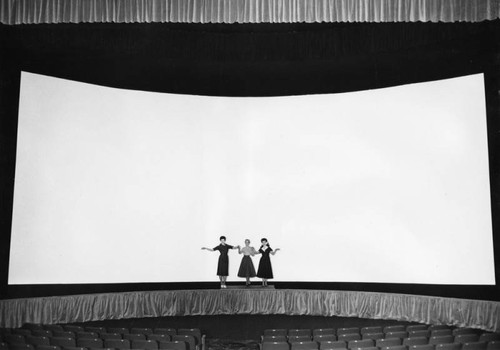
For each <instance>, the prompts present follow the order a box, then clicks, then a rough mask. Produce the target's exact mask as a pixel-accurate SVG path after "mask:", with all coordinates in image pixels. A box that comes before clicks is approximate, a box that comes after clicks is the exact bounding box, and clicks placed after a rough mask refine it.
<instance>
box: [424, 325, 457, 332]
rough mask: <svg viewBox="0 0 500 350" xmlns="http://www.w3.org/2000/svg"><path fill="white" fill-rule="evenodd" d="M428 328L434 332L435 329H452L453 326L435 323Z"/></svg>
mask: <svg viewBox="0 0 500 350" xmlns="http://www.w3.org/2000/svg"><path fill="white" fill-rule="evenodd" d="M427 329H428V330H430V331H431V332H432V331H433V330H435V329H452V327H450V326H448V325H445V324H433V325H430V326H429V327H428V328H427Z"/></svg>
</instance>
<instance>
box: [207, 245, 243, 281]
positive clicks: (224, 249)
mask: <svg viewBox="0 0 500 350" xmlns="http://www.w3.org/2000/svg"><path fill="white" fill-rule="evenodd" d="M239 247H240V246H236V247H233V246H232V245H229V244H226V237H225V236H221V237H220V244H219V245H218V246H217V247H215V248H206V247H203V248H201V249H202V250H208V251H211V252H215V251H219V253H220V255H219V262H218V264H217V275H218V276H219V279H220V287H221V289H224V288H227V287H226V280H227V276H228V275H229V256H228V254H227V253H228V252H229V249H238V248H239Z"/></svg>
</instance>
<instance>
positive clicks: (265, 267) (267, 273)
mask: <svg viewBox="0 0 500 350" xmlns="http://www.w3.org/2000/svg"><path fill="white" fill-rule="evenodd" d="M260 242H261V243H262V245H261V246H260V248H259V251H258V252H257V254H262V256H261V257H260V261H259V269H258V271H257V277H260V278H262V286H264V287H267V280H268V279H271V278H273V277H274V276H273V268H272V266H271V257H270V255H274V254H276V252H277V251H278V250H280V248H276V250H272V249H271V247H270V246H269V242H268V241H267V238H262V239H261V240H260Z"/></svg>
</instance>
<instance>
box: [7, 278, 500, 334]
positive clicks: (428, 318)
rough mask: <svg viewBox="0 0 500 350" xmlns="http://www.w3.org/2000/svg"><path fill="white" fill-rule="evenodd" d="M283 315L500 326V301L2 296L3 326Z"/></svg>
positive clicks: (236, 291) (211, 293) (273, 295)
mask: <svg viewBox="0 0 500 350" xmlns="http://www.w3.org/2000/svg"><path fill="white" fill-rule="evenodd" d="M279 314H281V315H309V316H339V317H358V318H365V319H385V320H397V321H409V322H419V323H426V324H448V325H454V326H458V327H473V328H480V329H483V330H487V331H496V332H498V331H500V302H493V301H483V300H466V299H455V298H442V297H431V296H421V295H407V294H391V293H375V292H357V291H336V290H301V289H274V288H260V287H254V288H241V287H239V288H234V287H233V288H228V289H220V290H219V289H205V290H166V291H141V292H123V293H105V294H85V295H69V296H54V297H41V298H26V299H9V300H0V317H1V318H0V327H20V326H21V325H22V324H24V323H42V324H54V323H76V322H90V321H100V320H117V319H130V318H146V317H166V316H196V315H279Z"/></svg>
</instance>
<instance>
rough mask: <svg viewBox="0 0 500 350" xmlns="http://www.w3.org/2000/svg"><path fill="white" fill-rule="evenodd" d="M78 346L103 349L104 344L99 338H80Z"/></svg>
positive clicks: (77, 341)
mask: <svg viewBox="0 0 500 350" xmlns="http://www.w3.org/2000/svg"><path fill="white" fill-rule="evenodd" d="M76 345H77V346H79V347H83V348H101V349H102V348H103V347H104V342H103V340H102V339H99V338H94V339H91V338H79V339H77V340H76Z"/></svg>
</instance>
